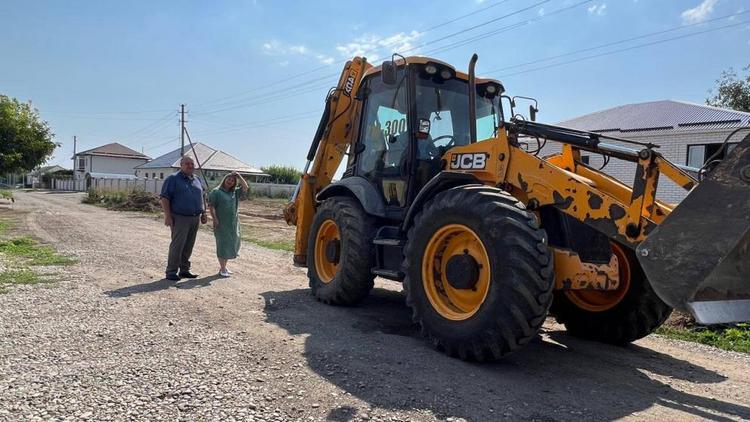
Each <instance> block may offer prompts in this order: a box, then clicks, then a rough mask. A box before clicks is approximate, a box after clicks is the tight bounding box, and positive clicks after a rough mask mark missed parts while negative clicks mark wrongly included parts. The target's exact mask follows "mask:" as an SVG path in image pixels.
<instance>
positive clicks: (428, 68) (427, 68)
mask: <svg viewBox="0 0 750 422" xmlns="http://www.w3.org/2000/svg"><path fill="white" fill-rule="evenodd" d="M424 71H425V72H427V74H428V75H434V74H436V73H437V66H435V65H434V64H428V65H427V66H425V67H424Z"/></svg>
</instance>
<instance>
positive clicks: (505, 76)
mask: <svg viewBox="0 0 750 422" xmlns="http://www.w3.org/2000/svg"><path fill="white" fill-rule="evenodd" d="M746 23H750V21H742V22H738V23H735V24H731V25H725V26H720V27H718V28H712V29H707V30H705V31H699V32H693V33H690V34H685V35H680V36H677V37H672V38H666V39H662V40H657V41H651V42H648V43H643V44H638V45H634V46H631V47H626V48H620V49H617V50H612V51H606V52H603V53H599V54H594V55H591V56H586V57H580V58H577V59H573V60H568V61H564V62H560V63H553V64H549V65H546V66H540V67H536V68H532V69H527V70H523V71H520V72H515V73H508V74H505V75H501V76H498V78H507V77H511V76H516V75H522V74H525V73H530V72H536V71H539V70H544V69H549V68H553V67H558V66H563V65H566V64H571V63H577V62H581V61H584V60H590V59H595V58H598V57H603V56H610V55H612V54H617V53H622V52H625V51H630V50H635V49H638V48H643V47H649V46H652V45H657V44H663V43H665V42H670V41H675V40H679V39H683V38H688V37H693V36H696V35H701V34H706V33H709V32H715V31H719V30H722V29H727V28H732V27H735V26H739V25H744V24H746ZM488 73H489V74H491V73H493V72H488Z"/></svg>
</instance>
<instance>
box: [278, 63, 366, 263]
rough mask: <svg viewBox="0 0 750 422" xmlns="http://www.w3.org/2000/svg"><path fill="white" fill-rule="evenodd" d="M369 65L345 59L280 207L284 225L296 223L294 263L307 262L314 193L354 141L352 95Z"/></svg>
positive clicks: (356, 108)
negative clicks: (291, 190)
mask: <svg viewBox="0 0 750 422" xmlns="http://www.w3.org/2000/svg"><path fill="white" fill-rule="evenodd" d="M370 67H372V65H370V64H369V63H367V61H366V59H365V58H363V57H355V58H353V59H352V60H350V61H348V62H347V63H346V65H345V66H344V69H343V71H342V72H341V77H340V78H339V82H338V85H337V86H336V88H334V89H332V90H331V92H330V93H329V94H328V96H327V97H326V105H325V110H324V111H323V116H321V119H320V123H319V125H318V130H317V131H316V132H315V137H314V138H313V141H312V144H311V145H310V150H309V151H308V153H307V164H306V165H305V169H304V170H303V172H302V178H301V179H300V182H299V185H297V189H296V190H295V192H294V195H293V196H292V199H291V200H290V202H289V204H288V205H287V207H286V209H285V210H284V218H285V219H286V222H287V224H290V225H296V226H297V232H296V236H295V244H294V263H295V265H298V266H306V265H307V264H306V263H307V240H308V236H309V232H310V225H311V224H312V220H313V216H314V215H315V207H316V206H317V204H316V199H315V198H316V195H317V194H318V192H320V191H321V190H322V189H323V188H325V187H326V186H328V185H330V184H331V180H332V179H333V175H334V174H335V173H336V170H337V169H338V168H339V165H340V164H341V160H342V159H343V158H344V154H345V153H346V150H347V148H349V146H350V145H351V144H352V143H353V142H354V140H355V134H356V133H357V130H356V125H357V124H358V119H357V116H359V112H360V109H361V108H362V104H361V101H359V100H357V99H356V98H354V95H355V94H356V92H357V90H358V89H359V85H360V83H361V81H362V75H364V73H365V71H366V70H367V69H368V68H370Z"/></svg>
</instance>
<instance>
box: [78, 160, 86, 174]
mask: <svg viewBox="0 0 750 422" xmlns="http://www.w3.org/2000/svg"><path fill="white" fill-rule="evenodd" d="M85 170H86V157H78V171H85Z"/></svg>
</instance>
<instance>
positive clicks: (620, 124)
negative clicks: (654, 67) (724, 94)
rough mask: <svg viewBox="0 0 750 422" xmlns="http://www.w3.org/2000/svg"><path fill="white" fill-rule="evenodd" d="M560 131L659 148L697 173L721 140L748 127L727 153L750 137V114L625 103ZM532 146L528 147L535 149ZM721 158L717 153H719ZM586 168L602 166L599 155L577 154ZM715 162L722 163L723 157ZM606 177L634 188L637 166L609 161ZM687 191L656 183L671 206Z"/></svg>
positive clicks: (549, 150) (551, 149)
mask: <svg viewBox="0 0 750 422" xmlns="http://www.w3.org/2000/svg"><path fill="white" fill-rule="evenodd" d="M558 125H560V126H565V127H570V128H573V129H579V130H588V131H591V132H597V133H601V134H603V135H610V136H614V137H617V138H625V139H631V140H634V141H639V142H651V143H653V144H656V145H659V147H660V148H658V149H657V151H659V152H660V153H661V154H662V155H664V157H666V158H667V159H669V160H671V161H672V162H674V163H676V164H682V165H688V166H691V167H697V168H700V167H701V166H702V165H703V164H704V162H705V161H706V160H707V159H708V158H710V157H711V155H713V154H714V153H715V152H716V151H718V150H719V149H720V147H721V144H722V143H723V142H724V139H725V138H726V137H727V136H728V135H729V134H730V133H731V132H732V131H734V130H735V129H737V128H740V127H747V128H748V130H747V131H745V130H743V131H740V133H737V134H736V135H735V136H734V137H732V139H730V141H729V146H728V149H729V151H731V148H732V145H735V144H736V143H738V142H739V141H741V140H742V139H744V137H745V136H747V135H748V133H750V113H744V112H740V111H734V110H728V109H723V108H717V107H710V106H706V105H702V104H693V103H688V102H683V101H672V100H664V101H652V102H646V103H637V104H627V105H623V106H619V107H614V108H610V109H607V110H603V111H598V112H595V113H590V114H586V115H583V116H580V117H576V118H574V119H570V120H566V121H564V122H560V123H558ZM602 142H608V143H612V144H618V145H622V146H626V147H630V148H638V146H637V145H630V144H621V143H619V142H615V141H610V140H606V139H603V140H602ZM534 147H535V145H531V148H532V149H533V148H534ZM559 151H560V144H559V143H557V142H547V144H546V145H545V147H544V148H543V149H542V151H541V153H540V154H539V156H540V157H541V156H545V155H550V154H553V153H556V152H559ZM720 154H721V153H720ZM581 158H582V160H583V162H584V163H586V164H589V165H590V166H592V167H594V168H597V169H598V168H600V167H601V166H602V165H603V164H604V160H603V158H602V156H600V155H597V154H592V153H589V152H586V151H583V152H581ZM718 158H723V154H721V155H720V156H719V157H718ZM603 171H604V172H606V173H608V174H610V175H612V176H614V177H616V178H617V179H619V180H620V181H622V182H623V183H626V184H628V185H630V186H632V185H633V180H634V178H635V164H634V163H630V162H627V161H622V160H617V159H614V158H613V159H611V160H610V162H609V163H608V164H607V165H606V166H605V167H604V169H603ZM686 195H687V192H686V191H685V190H684V189H682V188H681V187H680V186H677V185H676V184H674V183H672V181H671V180H669V179H667V178H666V177H662V178H660V179H659V187H658V190H657V197H658V198H659V199H661V200H664V201H666V202H670V203H678V202H680V201H681V200H682V199H683V198H685V196H686Z"/></svg>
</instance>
